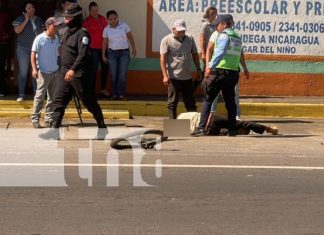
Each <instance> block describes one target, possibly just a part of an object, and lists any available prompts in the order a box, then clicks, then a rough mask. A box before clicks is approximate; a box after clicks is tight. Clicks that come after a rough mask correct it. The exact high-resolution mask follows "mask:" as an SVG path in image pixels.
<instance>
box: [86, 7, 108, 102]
mask: <svg viewBox="0 0 324 235" xmlns="http://www.w3.org/2000/svg"><path fill="white" fill-rule="evenodd" d="M98 12H99V9H98V5H97V3H96V2H91V3H90V4H89V16H88V17H87V18H86V19H85V20H84V21H83V27H84V28H86V29H87V31H88V32H89V34H90V38H91V40H90V41H91V42H90V51H91V54H92V63H93V64H92V65H93V71H92V72H91V76H92V79H93V84H94V88H95V87H96V86H95V85H96V77H97V69H98V64H99V63H100V67H101V87H100V89H101V91H100V95H102V96H104V97H109V93H108V92H107V90H106V89H107V88H106V85H107V78H108V65H107V64H106V63H105V62H104V61H103V60H102V56H101V47H102V32H103V29H104V28H105V27H106V26H107V25H108V21H107V19H106V18H105V17H103V16H102V15H99V13H98Z"/></svg>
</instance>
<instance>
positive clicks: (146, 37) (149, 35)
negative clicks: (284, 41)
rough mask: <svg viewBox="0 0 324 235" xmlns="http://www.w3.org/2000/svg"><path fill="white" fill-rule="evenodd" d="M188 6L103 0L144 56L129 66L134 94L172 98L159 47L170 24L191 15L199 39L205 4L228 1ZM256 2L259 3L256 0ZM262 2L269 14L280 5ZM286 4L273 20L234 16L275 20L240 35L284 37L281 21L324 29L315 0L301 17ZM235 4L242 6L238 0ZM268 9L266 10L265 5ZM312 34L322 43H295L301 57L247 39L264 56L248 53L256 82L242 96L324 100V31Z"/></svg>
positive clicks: (248, 84) (302, 6) (252, 17)
mask: <svg viewBox="0 0 324 235" xmlns="http://www.w3.org/2000/svg"><path fill="white" fill-rule="evenodd" d="M79 2H80V4H81V5H82V6H83V8H84V9H88V4H89V3H90V1H85V0H79ZM172 2H177V3H179V4H177V5H174V6H172V7H170V6H169V5H170V3H172ZM183 2H186V3H188V2H189V1H187V0H183V1H169V0H168V1H162V0H161V1H157V0H98V1H97V3H98V4H99V7H100V9H101V13H102V14H103V15H105V13H106V12H107V11H108V10H111V9H114V10H116V11H117V12H118V13H119V18H120V19H121V20H123V21H126V22H127V23H128V24H129V25H130V27H131V29H132V32H133V34H134V37H135V41H136V46H137V51H138V56H137V58H136V59H132V61H131V63H130V66H129V70H130V71H129V74H128V86H127V93H128V94H141V95H145V94H150V95H154V94H156V95H162V94H166V88H165V87H164V86H163V85H162V82H161V78H162V76H161V72H160V68H159V58H158V56H159V53H158V45H159V42H160V37H161V36H163V35H166V34H167V33H168V32H169V28H170V24H171V23H172V21H173V20H174V19H175V18H179V17H183V18H185V17H187V19H188V22H189V25H190V27H189V28H190V29H189V30H188V31H190V32H193V35H195V37H197V36H198V32H199V26H198V23H199V22H201V21H200V20H201V16H202V15H203V11H204V9H205V8H206V7H207V6H202V4H203V3H205V2H218V3H220V2H225V1H207V0H206V1H205V0H195V1H193V2H194V3H197V6H198V5H199V4H201V5H199V6H198V7H196V5H195V6H194V7H195V8H193V11H191V12H186V9H187V11H188V9H189V8H188V5H187V8H186V5H185V6H184V7H183V6H181V5H180V3H183ZM229 2H233V1H228V4H229ZM243 2H244V0H243ZM252 2H253V3H254V2H255V1H252ZM259 2H260V1H259ZM262 2H263V3H264V4H267V7H268V8H267V9H266V10H269V9H270V7H271V4H273V3H274V0H266V1H262ZM281 2H288V6H286V7H285V6H284V5H283V6H281V7H283V8H284V10H282V11H279V10H278V11H279V12H278V14H279V15H276V14H274V15H271V16H269V14H265V15H264V17H263V16H262V14H261V15H260V14H251V13H244V14H241V15H235V14H234V19H235V20H237V21H239V20H240V21H241V26H243V24H244V21H246V23H247V22H250V23H251V21H252V20H253V21H252V23H253V24H251V25H253V26H254V27H256V23H258V22H259V20H261V21H264V22H266V21H270V23H271V27H272V28H271V32H269V31H267V32H265V31H264V32H261V33H260V32H257V31H254V32H251V30H250V31H249V30H248V28H247V26H246V28H245V30H244V32H242V33H241V32H240V33H241V34H246V35H251V34H254V35H258V34H260V35H261V34H262V33H263V34H264V35H265V37H269V35H271V34H278V35H281V34H282V32H279V26H278V24H277V28H275V27H276V26H275V25H276V24H275V22H277V21H278V23H283V21H286V22H292V21H293V22H294V24H295V26H296V24H297V23H298V22H299V25H300V27H299V28H298V29H297V28H295V30H301V31H303V29H302V26H305V23H306V24H310V23H313V22H315V23H316V24H318V25H321V27H322V26H323V29H324V22H323V15H324V12H318V11H320V9H317V10H315V8H314V7H313V8H311V7H310V6H311V5H312V4H315V1H314V0H307V1H301V2H300V7H299V8H298V14H300V15H297V16H296V15H295V13H297V8H296V6H295V7H293V5H292V1H281ZM162 3H165V4H169V5H167V6H165V8H164V9H165V10H163V9H162V8H163V7H161V6H162ZM235 3H236V4H237V3H238V1H236V2H235ZM316 3H317V5H318V4H322V6H323V9H324V0H318V1H316ZM289 4H290V5H289ZM147 6H149V7H147ZM314 6H315V5H314ZM230 7H231V6H230ZM262 7H265V6H263V5H262ZM289 7H290V8H289ZM306 7H309V9H306ZM159 8H160V10H159ZM176 8H177V9H176ZM217 8H218V9H219V12H220V13H227V12H225V11H227V9H229V8H226V7H223V6H217ZM161 9H162V10H161ZM183 9H184V10H183ZM233 9H235V8H233ZM272 9H273V8H272ZM254 10H255V8H254ZM158 11H160V12H158ZM189 11H190V9H189ZM222 11H223V12H222ZM264 11H265V10H264ZM286 11H287V12H286ZM289 11H291V12H289ZM280 14H282V15H280ZM319 14H321V15H319ZM321 17H322V18H321ZM190 19H193V21H192V22H191V21H190ZM186 21H187V20H186ZM197 22H198V23H197ZM251 25H249V26H251ZM281 26H282V29H284V25H281ZM306 26H309V25H306ZM323 29H322V30H323ZM274 31H275V32H274ZM287 34H293V35H295V36H296V35H297V36H298V35H299V34H306V32H300V33H296V31H295V32H288V33H287ZM306 35H308V36H312V37H313V36H316V37H318V40H319V44H317V45H311V44H310V43H305V45H304V46H303V45H302V44H297V43H296V44H295V45H290V46H293V47H296V48H297V50H296V53H295V54H280V53H279V54H278V53H277V52H278V49H277V47H278V45H276V44H272V45H271V44H270V45H269V41H267V42H266V43H263V42H256V41H255V39H253V40H254V41H253V42H249V39H247V41H246V42H245V46H246V48H245V49H246V50H248V49H247V48H253V47H256V48H257V49H256V51H257V52H258V53H253V51H246V52H247V53H246V58H247V65H248V68H249V70H250V73H251V79H250V81H245V80H242V79H241V80H240V84H241V89H240V94H241V95H260V96H273V95H274V96H324V32H322V33H320V32H318V33H314V32H313V33H308V34H306ZM254 38H255V36H254ZM197 43H198V42H197ZM265 45H266V46H267V48H268V49H267V50H266V51H263V52H264V53H262V50H261V49H262V48H263V49H264V48H266V47H265ZM279 46H280V45H279ZM283 46H284V45H283ZM200 92H201V91H200Z"/></svg>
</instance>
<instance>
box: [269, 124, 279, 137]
mask: <svg viewBox="0 0 324 235" xmlns="http://www.w3.org/2000/svg"><path fill="white" fill-rule="evenodd" d="M266 131H267V133H271V134H273V135H278V133H279V130H278V127H276V126H267V127H266Z"/></svg>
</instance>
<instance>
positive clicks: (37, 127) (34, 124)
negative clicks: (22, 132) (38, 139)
mask: <svg viewBox="0 0 324 235" xmlns="http://www.w3.org/2000/svg"><path fill="white" fill-rule="evenodd" d="M33 127H34V128H36V129H39V128H42V127H41V125H40V124H39V122H33Z"/></svg>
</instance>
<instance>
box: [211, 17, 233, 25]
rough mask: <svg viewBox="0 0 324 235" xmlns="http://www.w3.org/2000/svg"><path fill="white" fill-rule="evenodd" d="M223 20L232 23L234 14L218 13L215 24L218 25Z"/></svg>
mask: <svg viewBox="0 0 324 235" xmlns="http://www.w3.org/2000/svg"><path fill="white" fill-rule="evenodd" d="M223 22H225V23H229V24H231V23H232V22H233V16H232V15H230V14H225V15H217V17H216V20H215V26H216V27H217V26H218V25H219V24H220V23H223Z"/></svg>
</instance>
